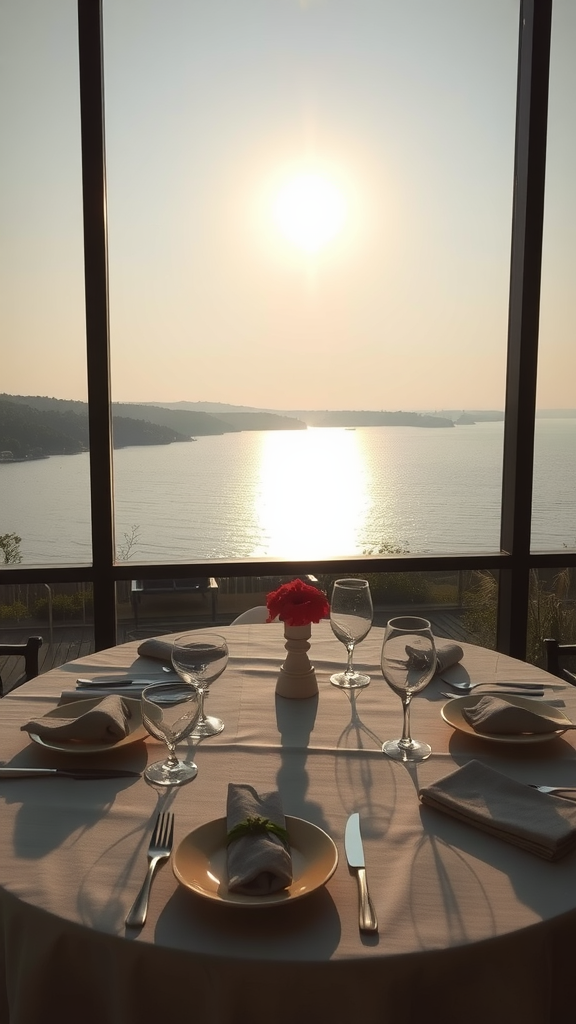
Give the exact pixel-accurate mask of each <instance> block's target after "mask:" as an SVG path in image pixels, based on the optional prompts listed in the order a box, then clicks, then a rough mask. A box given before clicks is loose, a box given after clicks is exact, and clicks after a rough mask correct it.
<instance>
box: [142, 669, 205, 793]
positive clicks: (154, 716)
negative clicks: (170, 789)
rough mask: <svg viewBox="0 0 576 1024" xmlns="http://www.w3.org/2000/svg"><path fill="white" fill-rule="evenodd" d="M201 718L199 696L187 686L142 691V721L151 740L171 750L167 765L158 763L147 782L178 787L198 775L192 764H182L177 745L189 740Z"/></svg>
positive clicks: (151, 768)
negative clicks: (161, 741)
mask: <svg viewBox="0 0 576 1024" xmlns="http://www.w3.org/2000/svg"><path fill="white" fill-rule="evenodd" d="M199 714H200V695H199V693H198V690H197V689H196V687H195V686H190V685H189V684H188V683H181V682H179V681H178V682H172V683H152V684H151V685H150V686H146V687H145V688H144V690H143V691H142V720H143V722H144V725H145V726H146V728H147V730H148V732H149V733H150V735H151V736H154V737H155V738H156V739H157V740H163V741H164V742H165V744H166V746H167V747H168V757H167V758H166V760H165V761H156V762H155V763H154V764H151V765H149V766H148V768H146V770H145V771H144V776H145V778H147V779H148V781H149V782H154V783H156V785H158V786H179V785H181V784H182V783H183V782H189V781H190V780H191V779H194V778H195V777H196V775H197V774H198V768H197V766H196V765H195V764H194V763H193V762H190V761H189V762H186V761H179V760H178V758H177V757H176V749H175V748H176V744H177V743H178V741H179V740H182V739H184V737H185V736H189V735H190V733H191V732H192V730H193V729H194V726H195V725H196V722H197V721H198V716H199Z"/></svg>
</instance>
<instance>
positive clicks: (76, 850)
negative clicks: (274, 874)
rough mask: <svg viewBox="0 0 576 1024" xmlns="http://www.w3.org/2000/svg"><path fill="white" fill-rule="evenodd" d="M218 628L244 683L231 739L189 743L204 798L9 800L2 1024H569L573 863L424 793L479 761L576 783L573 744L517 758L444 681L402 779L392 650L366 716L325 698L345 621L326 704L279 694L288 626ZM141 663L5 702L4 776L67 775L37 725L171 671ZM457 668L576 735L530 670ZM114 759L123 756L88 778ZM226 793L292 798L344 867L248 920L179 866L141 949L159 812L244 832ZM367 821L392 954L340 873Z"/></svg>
mask: <svg viewBox="0 0 576 1024" xmlns="http://www.w3.org/2000/svg"><path fill="white" fill-rule="evenodd" d="M219 631H220V632H222V633H225V634H226V636H227V639H228V642H229V648H230V662H229V665H228V668H227V670H226V672H225V673H224V675H223V676H222V677H221V678H220V679H219V680H218V681H217V682H216V683H215V684H214V686H213V688H212V690H211V692H210V696H209V699H208V710H209V712H210V713H212V714H216V715H219V716H220V717H222V718H223V719H224V721H225V724H226V727H225V730H224V732H223V733H221V735H219V736H217V737H212V738H210V739H209V740H205V741H203V742H202V743H201V744H199V745H198V746H197V747H196V748H194V747H191V746H190V745H189V744H188V741H185V742H184V743H183V744H181V745H180V747H179V753H184V752H188V753H189V754H190V755H193V757H194V759H195V761H196V763H197V764H198V767H199V773H198V776H197V778H196V779H195V780H194V781H193V782H192V783H190V784H188V785H186V786H182V787H180V788H178V789H176V790H173V791H170V792H168V793H165V792H164V793H159V792H158V791H157V790H155V789H153V788H152V787H150V786H149V785H148V784H147V783H146V782H145V780H144V779H143V778H141V779H138V780H136V781H135V782H134V781H132V780H128V781H126V780H117V779H116V780H109V781H106V782H84V781H82V782H79V781H72V780H66V779H42V780H0V801H1V802H2V822H3V826H2V831H1V834H0V914H1V920H2V924H3V937H2V954H3V957H4V960H5V972H4V973H5V982H2V983H0V1021H2V1022H4V1021H6V1022H9V1024H32V1022H40V1021H42V1022H44V1021H48V1020H50V1021H51V1020H52V1019H54V1020H60V1021H76V1020H78V1021H80V1020H81V1021H83V1022H84V1024H91V1022H92V1021H93V1022H94V1024H102V1022H104V1021H106V1022H112V1024H115V1022H116V1021H118V1022H122V1024H144V1022H148V1021H150V1022H152V1021H153V1022H154V1024H157V1022H158V1021H159V1020H161V1019H174V1020H187V1019H191V1020H197V1021H199V1022H201V1024H264V1022H266V1024H270V1022H280V1024H284V1022H286V1024H287V1022H288V1021H290V1022H292V1021H294V1019H295V1018H296V1017H298V1018H299V1019H301V1020H303V1021H306V1022H307V1021H309V1020H310V1021H311V1020H319V1021H324V1020H325V1021H330V1022H331V1024H351V1022H353V1021H355V1020H361V1021H362V1024H380V1022H382V1021H393V1020H394V1021H396V1020H398V1019H401V1020H402V1021H403V1022H412V1021H414V1022H415V1021H416V1020H418V1021H419V1020H421V1018H422V1015H427V1016H429V1017H430V1019H431V1020H440V1019H441V1020H442V1021H443V1022H444V1024H462V1022H463V1021H466V1022H467V1024H476V1022H478V1024H486V1021H488V1020H490V1021H491V1024H494V1022H499V1021H502V1022H504V1021H506V1024H509V1022H510V1021H522V1022H523V1024H544V1022H549V1021H556V1020H558V1021H560V1020H564V1021H566V1020H569V1019H572V1017H573V1014H574V997H573V993H572V986H571V970H572V966H571V965H572V960H573V950H574V948H576V882H575V879H576V854H571V855H569V856H568V857H566V858H564V859H563V860H561V861H559V862H556V863H553V864H550V863H547V862H546V861H543V860H540V859H539V858H537V857H535V856H533V855H531V854H529V853H526V852H523V851H520V850H518V849H516V848H514V847H512V846H510V845H508V844H506V843H504V842H502V841H500V840H498V839H495V838H492V837H491V836H488V835H485V834H483V833H481V832H479V831H477V830H475V829H473V828H472V827H470V826H467V825H464V824H461V823H458V822H456V821H454V820H452V819H450V818H448V817H446V816H444V815H442V814H440V813H439V812H436V811H433V810H431V809H425V808H422V806H421V804H420V803H419V800H418V797H417V790H418V788H419V787H420V786H421V785H425V784H428V783H430V782H432V781H434V780H436V779H438V778H440V777H441V776H443V775H445V774H447V773H448V772H449V771H451V770H453V769H454V768H456V767H457V766H458V765H461V764H464V763H466V762H467V761H468V760H470V759H471V758H473V757H475V758H478V759H480V760H482V761H484V762H485V763H487V764H489V765H491V766H492V767H494V768H497V769H499V770H501V771H504V772H506V773H507V774H508V775H510V776H511V777H513V778H515V779H517V780H519V781H523V782H538V783H547V784H561V785H572V786H576V754H575V743H576V737H575V735H574V733H567V734H565V736H563V737H562V738H556V739H553V740H551V741H550V742H546V743H539V744H533V745H532V744H531V745H528V746H516V747H508V746H503V745H501V744H496V743H489V742H486V741H482V740H479V739H477V738H473V737H468V736H466V735H464V734H463V733H458V732H455V731H454V730H453V729H452V728H451V727H450V726H448V725H447V724H446V723H445V722H444V721H443V720H442V718H441V716H440V709H441V707H442V705H443V703H444V699H443V698H442V697H441V696H440V690H441V689H446V687H445V685H443V684H441V683H440V682H439V681H436V680H435V681H434V682H433V683H432V684H430V686H429V687H428V688H427V690H426V691H424V692H423V693H422V694H421V695H420V696H418V697H417V698H415V699H414V701H413V705H412V733H413V735H414V736H415V737H416V738H420V739H425V740H427V741H428V742H429V743H431V744H432V748H433V754H432V756H431V758H430V759H429V760H428V761H426V762H424V763H422V764H420V765H418V766H415V767H411V766H405V765H402V764H398V763H395V762H393V761H391V760H389V759H388V758H386V757H385V756H384V755H383V754H382V753H381V749H380V748H381V744H382V742H383V741H384V740H385V739H389V738H391V737H394V736H399V735H400V731H401V719H402V715H401V705H400V700H399V698H398V697H397V696H395V695H394V694H393V693H392V692H391V691H390V690H389V689H388V687H387V686H386V685H385V683H384V682H383V680H382V676H381V672H380V668H379V661H380V649H381V644H382V635H383V631H382V630H379V629H373V630H372V632H371V633H370V635H369V636H368V638H367V639H366V640H365V641H364V643H363V644H362V645H361V646H360V647H359V648H358V650H357V655H356V662H357V664H358V666H359V667H362V668H364V669H366V670H367V671H368V672H369V673H370V674H371V676H372V683H371V685H370V686H369V687H368V688H367V689H366V690H364V691H363V692H362V693H360V694H358V696H357V698H356V700H355V701H352V702H351V701H350V699H349V697H348V695H347V694H346V693H344V692H342V691H340V690H337V689H335V688H334V687H333V686H331V685H330V683H329V676H330V674H331V672H333V671H334V670H335V668H341V667H342V665H343V663H344V661H345V657H344V655H345V651H344V648H343V646H342V645H341V644H339V643H338V641H337V640H336V639H335V638H334V637H333V635H332V633H331V631H330V628H329V625H328V624H327V623H321V624H320V625H318V626H313V632H312V639H311V651H310V655H311V660H312V661H313V663H314V665H315V667H316V674H317V677H318V682H319V688H320V692H319V696H318V698H317V699H309V700H304V701H290V700H286V699H284V698H277V697H275V694H274V688H275V682H276V678H277V674H278V667H279V665H280V663H281V661H282V660H283V656H284V647H283V643H284V639H283V635H282V626H281V624H270V625H244V626H232V627H228V628H226V629H221V630H219ZM136 647H137V644H126V645H124V646H122V647H118V648H115V649H113V650H109V651H103V652H100V653H98V654H95V655H92V656H91V657H89V658H85V659H83V660H82V661H80V662H76V663H74V664H69V665H65V666H62V667H61V668H59V669H56V670H54V671H53V672H50V673H48V674H46V675H44V676H41V677H39V678H37V679H35V680H33V681H31V682H30V683H28V684H26V685H25V686H24V687H22V688H20V689H19V690H17V691H15V692H14V694H13V695H11V696H9V697H7V698H5V699H4V700H2V701H1V702H0V750H1V757H2V760H3V762H4V763H8V762H10V763H21V764H28V765H32V764H59V765H60V766H62V765H63V764H67V763H68V761H67V759H66V755H56V754H53V753H50V752H48V751H45V750H42V749H41V748H39V747H38V746H36V745H34V744H32V743H29V742H28V739H27V736H26V734H25V733H22V732H21V731H20V725H21V724H22V723H23V722H24V721H27V720H28V719H29V718H31V717H32V716H37V715H39V714H42V713H44V712H45V711H47V710H48V709H49V708H50V707H51V706H53V705H54V704H55V703H56V702H57V699H58V697H59V695H60V693H61V691H62V690H66V689H70V688H71V687H73V686H74V684H75V680H76V677H77V676H78V675H82V676H88V675H91V674H94V675H98V674H102V673H104V672H105V671H106V670H108V671H110V670H114V671H117V670H119V669H132V670H134V669H136V671H138V672H140V673H142V672H146V671H147V670H150V671H151V672H154V673H155V674H158V670H159V665H158V663H157V662H153V661H150V660H146V661H145V662H144V661H143V660H142V659H138V657H137V653H136ZM458 671H459V672H460V674H461V675H464V674H466V672H468V673H469V675H470V677H471V678H473V679H484V680H493V681H496V680H500V681H506V680H507V679H516V680H519V679H543V680H544V681H545V682H546V683H547V684H548V685H549V687H550V691H549V692H550V695H551V696H552V697H553V698H554V699H556V700H562V701H563V702H564V706H563V710H565V711H566V713H567V714H568V715H569V716H571V717H572V718H573V719H574V720H576V688H571V687H566V686H564V685H563V684H562V682H561V681H560V680H558V679H554V677H551V676H547V675H546V674H545V673H543V672H541V671H540V670H538V669H535V668H533V667H532V666H529V665H525V664H523V663H520V662H516V661H513V660H512V659H510V658H506V657H505V656H503V655H499V654H497V653H495V652H491V651H487V650H484V649H481V648H475V647H472V646H466V645H465V656H464V661H463V663H462V667H461V668H460V669H459V670H458ZM160 756H163V749H162V746H161V745H160V744H159V743H157V742H156V741H154V740H152V739H148V740H147V741H146V742H145V743H138V744H134V745H133V746H128V747H126V748H124V749H123V750H122V751H117V752H116V754H115V756H114V758H113V762H114V764H115V765H116V766H118V767H126V768H136V769H138V770H143V769H144V767H145V765H146V763H147V761H148V760H157V759H158V758H159V757H160ZM111 761H112V756H111V755H110V754H108V755H97V756H93V757H92V756H91V757H89V758H86V759H82V761H81V763H82V764H86V765H92V766H98V765H99V764H102V763H106V764H109V763H111ZM76 763H80V759H78V758H77V760H76ZM230 781H232V782H246V783H250V784H252V785H254V786H256V788H258V789H260V790H266V789H274V788H278V789H279V790H280V792H281V794H282V797H283V800H284V807H285V811H286V813H287V814H290V815H295V816H298V817H301V818H305V819H308V820H309V821H312V822H314V823H315V824H317V825H319V826H320V827H322V828H323V829H325V830H326V832H328V833H329V834H330V835H331V836H332V838H333V839H334V841H335V842H336V844H337V846H338V849H339V851H340V862H339V865H338V868H337V870H336V873H335V875H334V876H333V878H332V879H331V880H330V882H329V883H328V885H327V886H326V887H325V888H324V889H321V890H319V891H317V892H316V893H314V894H312V895H311V896H309V897H307V898H306V899H304V900H302V901H299V902H297V903H295V904H293V905H292V906H289V907H279V908H269V909H258V910H243V909H237V908H229V907H224V906H217V905H215V904H213V903H209V902H207V901H204V900H202V899H201V898H199V897H197V896H195V895H193V894H192V893H190V892H188V891H187V890H185V889H183V888H182V887H180V886H179V885H178V883H177V882H176V879H175V877H174V875H173V873H172V871H171V868H170V866H165V867H163V868H162V869H161V870H160V872H159V874H158V876H157V879H156V882H155V884H154V888H153V890H152V899H151V905H150V911H149V916H148V921H147V924H146V926H145V927H144V929H143V930H142V931H141V933H139V934H137V935H135V936H134V935H130V936H128V935H127V934H126V930H125V926H124V918H125V916H126V913H127V911H128V909H129V907H130V905H131V903H132V902H133V900H134V897H135V895H136V892H137V891H138V888H139V886H140V883H141V881H142V878H143V874H144V871H145V866H146V849H147V844H148V840H149V837H150V832H151V827H152V824H153V821H154V819H155V817H156V814H157V812H158V810H159V809H168V808H170V809H172V810H174V812H175V816H176V837H175V838H176V843H178V842H179V841H180V840H181V839H182V838H183V837H184V836H185V835H186V834H187V833H188V832H190V831H191V830H192V829H193V828H195V827H196V826H198V825H200V824H201V823H203V822H205V821H209V820H211V819H213V818H217V817H221V816H222V815H223V814H224V813H225V802H226V790H227V785H228V782H230ZM353 811H359V812H360V815H361V822H362V831H363V836H364V840H365V849H366V859H367V870H368V878H369V883H370V889H371V893H372V897H373V900H374V903H375V906H376V911H377V915H378V920H379V934H378V935H376V936H370V935H361V934H360V932H359V930H358V917H357V892H356V881H355V878H354V877H353V875H352V874H351V873H350V872H349V870H348V868H347V865H346V859H345V856H344V849H343V837H344V828H345V824H346V819H347V817H348V815H349V814H350V813H351V812H353ZM52 1005H53V1006H54V1011H53V1016H52V1015H51V1013H52V1011H51V1010H50V1007H51V1006H52Z"/></svg>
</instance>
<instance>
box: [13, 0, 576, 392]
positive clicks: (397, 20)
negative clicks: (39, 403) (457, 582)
mask: <svg viewBox="0 0 576 1024" xmlns="http://www.w3.org/2000/svg"><path fill="white" fill-rule="evenodd" d="M518 22H519V7H518V4H517V3H516V2H515V0H510V2H507V3H502V2H501V0H484V2H483V3H482V4H478V3H477V2H476V0H405V2H403V3H402V4H399V3H397V0H378V2H374V0H307V2H306V3H304V2H302V0H274V2H273V3H271V2H270V0H235V2H234V3H232V4H231V3H229V2H225V0H210V2H209V3H200V2H190V3H180V2H177V0H148V2H147V3H145V4H143V5H139V4H137V5H134V3H133V0H105V2H104V42H105V101H106V150H107V182H108V225H109V294H110V337H111V361H112V389H113V398H114V400H116V401H132V402H137V401H158V402H159V401H163V402H176V401H188V402H195V401H209V402H223V403H232V404H235V405H241V406H248V407H255V408H264V409H278V410H282V409H287V410H290V409H292V410H294V409H296V410H298V409H342V408H344V409H375V410H380V409H388V410H397V409H406V410H429V411H434V410H439V409H502V408H503V406H504V394H505V374H506V343H507V327H508V294H509V266H510V231H511V220H512V187H513V174H514V121H515V103H516V84H517V42H518ZM575 44H576V5H575V4H574V3H573V2H572V0H555V4H554V21H553V45H552V73H551V88H550V115H549V156H548V165H547V189H548V191H547V200H546V211H545V244H544V261H543V284H542V302H541V339H540V346H541V352H540V361H539V390H538V405H539V406H540V407H541V408H571V407H575V406H576V396H575V384H574V381H575V380H576V354H575V349H574V344H573V324H574V322H575V321H576V292H575V291H574V288H573V278H574V251H575V247H574V237H575V233H576V193H575V191H574V188H573V181H574V180H575V179H576V128H575V122H574V118H573V115H572V107H571V105H572V97H573V96H574V94H575V93H576V63H575V62H574V60H573V52H574V47H575ZM0 68H1V81H0V95H1V96H2V100H1V105H0V129H1V132H2V139H3V160H2V169H1V172H0V173H1V181H0V184H1V188H0V230H1V232H2V238H3V245H2V253H1V256H0V272H1V278H2V292H1V293H0V330H1V337H2V356H1V366H2V380H1V385H0V391H3V392H7V393H9V394H40V395H51V396H55V397H60V398H80V399H84V398H85V397H86V359H85V328H84V274H83V245H82V207H81V177H80V134H79V97H78V57H77V15H76V4H75V2H74V0H51V2H50V3H49V4H47V3H45V2H44V0H4V2H3V4H2V10H1V13H0Z"/></svg>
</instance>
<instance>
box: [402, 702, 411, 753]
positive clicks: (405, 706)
mask: <svg viewBox="0 0 576 1024" xmlns="http://www.w3.org/2000/svg"><path fill="white" fill-rule="evenodd" d="M411 700H412V694H410V693H408V694H406V696H405V697H402V710H403V712H404V721H403V723H402V739H401V740H400V741H399V745H400V746H401V747H411V746H412V737H411V735H410V701H411Z"/></svg>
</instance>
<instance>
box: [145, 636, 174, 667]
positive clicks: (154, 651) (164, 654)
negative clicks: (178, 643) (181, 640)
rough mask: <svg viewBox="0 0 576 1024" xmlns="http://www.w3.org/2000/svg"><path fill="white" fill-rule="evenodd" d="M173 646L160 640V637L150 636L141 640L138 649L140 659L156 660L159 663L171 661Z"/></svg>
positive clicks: (168, 641) (167, 641)
mask: <svg viewBox="0 0 576 1024" xmlns="http://www.w3.org/2000/svg"><path fill="white" fill-rule="evenodd" d="M173 646H174V644H173V643H172V642H171V641H170V640H161V639H160V637H157V636H152V637H150V638H149V639H148V640H143V641H142V643H141V644H140V646H139V648H138V654H139V655H140V657H141V658H158V660H159V661H167V662H168V664H170V663H171V661H172V648H173Z"/></svg>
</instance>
